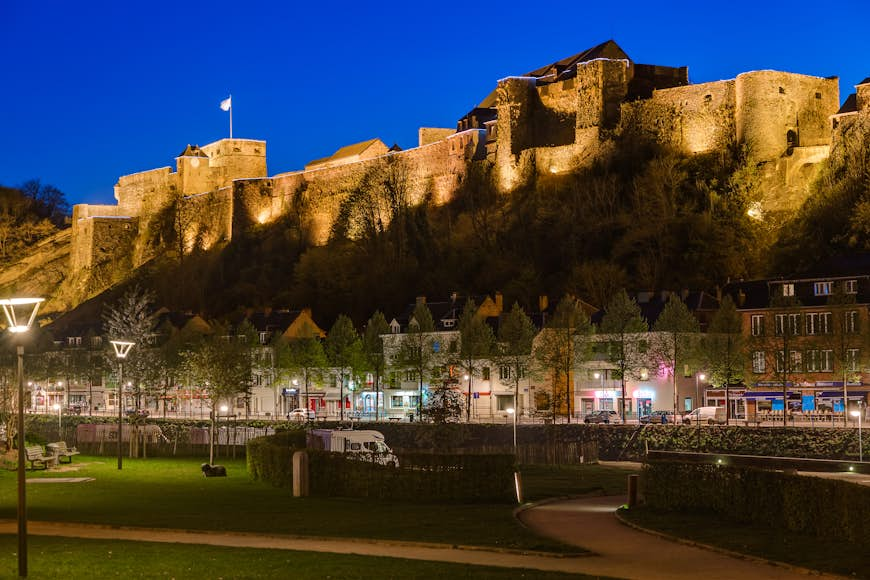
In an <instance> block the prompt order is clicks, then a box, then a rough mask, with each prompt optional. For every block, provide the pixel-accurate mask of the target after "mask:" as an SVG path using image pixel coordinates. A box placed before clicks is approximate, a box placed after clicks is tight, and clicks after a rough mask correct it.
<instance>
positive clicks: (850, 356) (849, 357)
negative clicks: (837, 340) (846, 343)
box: [846, 348, 860, 371]
mask: <svg viewBox="0 0 870 580" xmlns="http://www.w3.org/2000/svg"><path fill="white" fill-rule="evenodd" d="M859 354H860V351H859V350H858V349H857V348H850V349H849V350H847V351H846V370H849V371H857V370H858V362H859V358H858V357H859Z"/></svg>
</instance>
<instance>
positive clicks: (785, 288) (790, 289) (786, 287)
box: [782, 284, 794, 296]
mask: <svg viewBox="0 0 870 580" xmlns="http://www.w3.org/2000/svg"><path fill="white" fill-rule="evenodd" d="M782 295H783V296H794V284H783V285H782Z"/></svg>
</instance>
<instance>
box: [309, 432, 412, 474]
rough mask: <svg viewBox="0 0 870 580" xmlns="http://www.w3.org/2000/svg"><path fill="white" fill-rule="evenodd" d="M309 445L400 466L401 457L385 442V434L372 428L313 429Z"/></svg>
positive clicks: (351, 457)
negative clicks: (355, 429) (356, 429)
mask: <svg viewBox="0 0 870 580" xmlns="http://www.w3.org/2000/svg"><path fill="white" fill-rule="evenodd" d="M307 439H308V447H310V448H312V449H322V450H324V451H332V452H334V453H344V454H345V455H347V457H348V458H349V459H362V460H373V461H374V462H375V463H380V464H381V465H388V466H391V467H398V466H399V459H398V458H397V457H396V456H395V454H393V450H392V449H390V448H389V447H388V446H387V444H386V443H385V442H384V434H383V433H381V432H380V431H374V430H371V429H360V430H358V431H354V430H351V429H312V430H310V431H309V432H308V438H307Z"/></svg>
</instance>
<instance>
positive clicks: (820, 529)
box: [641, 462, 870, 550]
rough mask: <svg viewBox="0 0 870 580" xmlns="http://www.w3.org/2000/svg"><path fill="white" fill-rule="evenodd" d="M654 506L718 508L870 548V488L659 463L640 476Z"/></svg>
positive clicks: (733, 516) (740, 518)
mask: <svg viewBox="0 0 870 580" xmlns="http://www.w3.org/2000/svg"><path fill="white" fill-rule="evenodd" d="M641 481H642V489H643V490H644V498H645V501H646V503H647V505H649V506H650V507H652V508H654V509H660V510H666V511H687V510H688V511H693V512H698V511H700V512H714V513H716V514H718V515H720V516H722V517H723V518H726V519H729V520H732V521H737V522H741V523H749V524H755V525H761V526H766V527H770V528H774V529H787V530H791V531H794V532H799V533H805V534H810V535H815V536H817V537H826V538H833V539H837V540H843V541H847V542H852V543H854V544H856V545H859V546H863V547H865V548H866V549H868V550H870V520H868V519H867V517H866V514H868V513H870V487H866V486H861V485H857V484H853V483H849V482H846V481H839V480H833V479H822V478H819V477H805V476H798V475H788V474H786V473H782V472H776V471H764V470H760V469H752V468H739V467H728V466H717V465H702V464H686V463H677V462H655V463H650V464H647V465H645V466H644V468H643V472H642V474H641Z"/></svg>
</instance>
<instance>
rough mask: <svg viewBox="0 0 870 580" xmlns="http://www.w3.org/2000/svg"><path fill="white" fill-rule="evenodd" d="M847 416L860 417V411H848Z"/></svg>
mask: <svg viewBox="0 0 870 580" xmlns="http://www.w3.org/2000/svg"><path fill="white" fill-rule="evenodd" d="M849 414H850V415H852V416H853V417H860V416H861V411H849Z"/></svg>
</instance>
